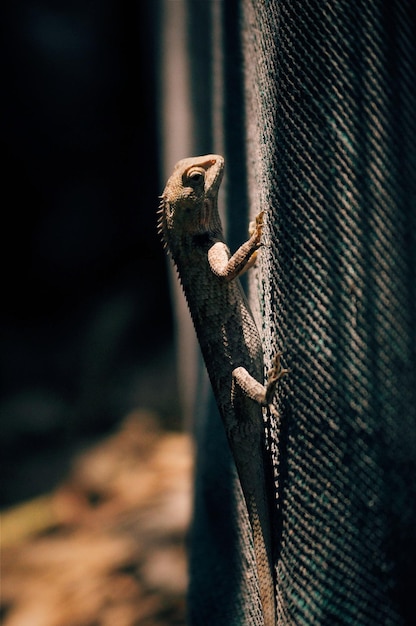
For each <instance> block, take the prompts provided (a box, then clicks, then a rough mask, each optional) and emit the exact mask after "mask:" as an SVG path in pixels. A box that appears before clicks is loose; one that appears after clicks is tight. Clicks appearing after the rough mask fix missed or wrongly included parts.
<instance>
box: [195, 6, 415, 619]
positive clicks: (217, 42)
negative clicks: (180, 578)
mask: <svg viewBox="0 0 416 626" xmlns="http://www.w3.org/2000/svg"><path fill="white" fill-rule="evenodd" d="M199 4H204V5H205V10H206V6H207V5H206V3H192V2H191V3H190V13H191V14H192V19H191V20H190V29H189V30H190V39H191V49H192V40H193V39H195V37H196V38H197V39H198V32H199V33H201V29H200V30H199V31H198V29H197V28H195V24H196V23H197V20H198V10H200V9H198V8H197V6H198V5H199ZM213 4H214V3H213ZM215 4H216V7H217V8H218V4H217V3H215ZM220 5H221V6H222V9H221V11H218V10H217V9H216V11H215V12H214V16H216V17H215V19H217V20H218V24H217V26H216V32H217V37H216V38H215V37H214V39H213V44H212V45H213V46H214V47H215V46H217V47H218V46H219V47H220V48H221V50H222V55H223V57H222V68H223V77H222V80H223V85H222V87H223V93H224V98H223V99H224V102H223V104H224V110H225V113H224V114H223V116H222V118H221V119H220V120H218V119H217V120H216V122H215V123H216V124H217V125H218V124H219V123H222V124H223V126H222V135H223V138H224V146H225V148H224V149H225V156H226V162H227V171H228V172H229V175H230V179H229V182H228V203H229V206H230V209H229V213H228V217H229V232H230V233H231V236H232V235H233V233H234V235H235V233H237V232H241V230H240V229H241V223H243V224H245V218H244V217H243V214H242V212H240V215H239V217H238V216H236V209H235V205H234V204H233V203H234V202H235V198H236V197H237V198H238V197H240V198H245V197H246V193H247V196H248V197H249V199H250V212H251V214H252V215H254V214H255V213H256V212H258V210H260V209H263V208H264V209H266V212H267V213H266V231H265V241H266V246H265V247H264V248H263V250H262V254H261V261H260V268H259V270H258V272H257V274H254V276H257V279H256V280H257V282H256V284H254V283H253V284H252V285H251V286H252V287H254V288H252V289H251V301H252V303H253V305H254V308H258V305H257V304H256V303H257V302H258V300H259V293H260V301H261V304H260V309H259V314H260V319H261V323H262V332H263V339H264V345H265V353H266V357H267V362H268V363H270V359H271V358H272V357H273V355H274V353H275V352H276V350H277V349H278V347H281V348H283V349H284V351H285V352H284V354H285V363H284V364H285V366H289V367H290V368H291V370H292V372H291V375H290V376H288V377H287V378H286V379H285V380H284V381H283V383H282V390H281V394H280V400H279V408H280V411H281V422H280V423H279V424H275V433H274V437H275V442H274V444H273V447H272V451H273V454H274V459H275V465H276V472H277V475H278V480H277V495H278V498H277V501H276V502H277V504H276V509H277V511H278V516H279V517H278V520H279V522H278V524H277V525H276V528H275V540H276V546H277V554H276V570H277V605H278V622H279V624H337V623H339V624H365V625H367V624H369V625H372V624H374V625H376V624H377V625H379V624H399V623H409V624H410V623H412V619H413V613H414V611H413V606H412V605H413V602H412V597H413V591H414V590H415V588H416V585H415V568H416V472H415V466H416V419H415V418H416V416H415V407H416V373H415V372H416V368H415V346H416V342H415V339H416V337H415V335H416V315H415V303H416V299H415V289H416V241H415V239H416V224H415V221H416V190H415V185H416V151H415V146H416V129H415V119H416V114H415V111H416V88H415V85H416V50H415V46H416V26H415V25H416V18H415V10H414V8H413V6H412V3H411V1H410V0H409V2H406V1H402V2H400V1H399V0H397V1H393V0H392V1H385V2H382V1H381V0H371V1H367V0H358V1H355V2H350V1H347V0H345V1H338V2H321V1H318V0H311V1H309V2H304V1H301V0H298V1H293V0H281V1H279V2H264V1H262V0H258V1H256V0H243V1H242V2H241V3H238V2H234V1H230V2H227V3H220ZM233 11H234V14H233ZM238 16H240V18H241V22H240V25H241V28H240V27H239V21H238ZM215 19H214V22H213V23H214V24H215ZM206 25H207V22H205V26H206ZM203 30H204V29H202V31H203ZM213 30H214V31H215V28H214V29H213ZM205 32H206V31H205ZM218 33H220V36H219V37H218ZM198 41H199V43H200V39H198ZM239 51H240V52H242V56H243V61H244V68H245V70H244V71H245V80H244V84H245V92H244V94H245V95H244V97H241V94H242V91H241V93H240V92H239V91H238V86H240V87H241V86H242V82H239V76H240V70H241V66H239V65H238V62H239V61H241V59H240V58H239V56H238V54H239ZM209 58H211V57H209ZM236 61H237V62H236ZM201 62H202V64H203V59H201ZM193 63H194V65H195V67H196V66H197V63H195V58H194V61H193ZM214 66H215V64H211V65H207V66H206V67H208V68H209V71H211V70H213V67H214ZM201 67H202V66H199V71H200V70H201ZM232 67H233V68H234V70H233V81H231V84H230V83H229V82H228V81H227V76H230V71H232V70H231V68H232ZM216 84H217V85H218V81H217V82H216ZM238 98H239V99H238ZM205 104H206V100H205ZM231 105H232V106H233V107H234V108H233V109H231V108H230V107H231ZM231 110H232V113H230V111H231ZM195 117H196V119H198V110H195ZM241 120H245V128H246V137H247V141H246V148H245V149H246V155H245V158H246V167H247V184H246V179H245V175H246V168H245V167H242V168H240V169H238V171H237V169H236V165H235V164H240V163H241V160H242V156H244V155H243V152H242V150H241V145H240V141H241V134H242V133H243V132H244V129H243V127H242V126H241ZM239 123H240V127H239V128H236V124H237V125H238V124H239ZM197 125H198V123H197ZM236 136H238V137H239V140H237V139H236ZM211 151H213V146H212V144H211V145H210V146H205V145H201V146H200V147H199V148H198V147H197V153H203V152H211ZM238 172H239V173H240V174H241V176H240V178H238V175H237V174H238ZM239 189H240V190H239ZM243 209H244V207H241V211H243ZM230 216H231V217H230ZM234 221H238V222H239V225H238V226H236V227H234V226H233V223H234ZM239 241H240V242H241V237H240V239H239ZM234 247H235V246H234ZM259 277H260V280H258V278H259ZM211 415H213V413H211ZM218 420H219V418H218V416H215V417H214V418H213V420H212V419H211V421H210V420H208V419H207V420H206V421H204V422H201V424H200V428H199V430H197V438H198V440H199V444H200V449H202V446H204V445H205V446H206V444H207V441H208V449H207V448H205V451H204V452H201V453H200V461H199V469H198V464H197V487H196V493H197V496H196V514H195V522H194V531H193V535H192V540H191V555H193V556H191V588H190V589H191V591H190V599H189V602H190V615H191V622H192V623H195V624H204V623H210V624H222V623H224V624H257V623H261V622H260V621H259V620H260V619H261V618H260V617H259V616H258V599H257V598H256V595H255V594H256V586H255V584H254V583H247V580H248V578H249V576H250V572H251V570H252V565H253V562H252V552H251V546H250V539H249V533H247V532H246V531H244V529H245V528H246V525H247V523H248V522H247V519H246V517H244V512H242V511H243V507H242V506H241V500H240V498H241V494H240V492H239V491H238V488H234V486H233V485H234V482H233V481H234V474H233V472H232V471H231V470H230V472H229V473H228V474H227V472H226V471H225V470H224V471H223V470H219V469H218V468H219V467H222V465H220V464H219V463H218V459H219V458H221V455H226V454H227V452H226V451H225V450H226V444H225V442H224V441H223V440H222V439H221V437H222V435H219V434H218V433H219V432H220V430H219V421H218ZM213 424H214V426H213ZM213 429H214V430H213ZM216 429H217V430H216ZM208 432H210V435H207V433H208ZM215 433H217V434H215ZM218 441H220V445H219V447H216V443H215V442H218ZM214 449H215V450H216V453H217V456H216V457H214V458H215V462H212V457H210V456H209V455H210V452H211V453H213V450H214ZM208 457H209V459H211V464H210V461H207V458H208ZM201 458H202V465H203V469H202V470H201V467H202V466H201ZM227 458H228V457H227ZM204 463H205V464H204ZM214 466H215V469H214ZM225 466H227V467H229V466H228V460H227V461H226V463H225ZM210 472H211V474H210ZM213 475H215V476H216V481H217V483H216V484H217V486H218V485H221V487H218V488H219V489H220V492H221V495H220V496H219V498H218V499H217V500H216V502H215V503H214V499H215V496H214V495H213V494H215V486H213V485H214V484H215V480H214V481H213V480H212V477H213ZM209 476H211V480H210V479H209V478H207V477H209ZM210 485H211V486H210ZM227 485H228V486H227ZM227 489H228V491H227ZM207 493H209V494H210V498H213V500H212V502H211V505H212V508H211V509H209V506H208V505H207V497H206V496H207ZM231 493H232V494H234V495H233V497H234V498H235V501H234V504H230V508H229V509H227V511H226V512H225V514H224V515H223V513H222V512H221V511H222V509H221V507H222V505H223V503H224V501H225V500H224V497H225V496H226V494H228V495H229V494H231ZM226 499H227V501H228V502H231V500H232V498H231V496H230V498H229V499H228V498H226ZM227 519H228V520H230V519H231V522H229V523H230V527H231V531H230V532H231V535H230V537H231V536H232V532H235V533H236V534H237V536H238V537H239V541H240V545H239V548H238V550H239V552H238V550H237V553H236V545H238V541H235V540H234V541H233V540H232V539H230V540H229V541H228V539H227V541H226V542H225V543H224V542H222V541H221V536H224V535H221V532H222V531H221V529H222V528H223V527H224V524H226V523H227V522H226V520H227ZM233 528H234V531H233ZM236 528H237V530H236ZM227 532H228V531H227ZM227 537H228V535H227ZM204 542H205V545H204ZM218 555H220V556H218ZM219 558H220V564H221V566H220V567H219V568H217V569H215V567H214V565H213V562H216V563H217V564H218V563H219V561H218V559H219ZM207 563H211V566H206V564H207ZM210 574H211V575H210ZM236 581H237V583H236ZM237 584H238V585H240V590H241V589H243V593H242V594H240V595H239V596H238V594H237V595H236V594H235V593H234V592H235V587H236V585H237ZM253 585H254V587H253ZM231 588H232V589H233V590H234V591H230V589H231ZM227 590H228V591H229V593H228V591H227ZM237 596H238V601H236V597H237ZM215 598H216V599H215ZM242 598H243V599H242ZM210 607H211V608H210ZM253 607H254V608H253ZM210 610H211V611H212V613H211V619H210V617H209V615H210ZM415 611H416V610H415Z"/></svg>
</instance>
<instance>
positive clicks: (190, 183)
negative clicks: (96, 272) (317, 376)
mask: <svg viewBox="0 0 416 626" xmlns="http://www.w3.org/2000/svg"><path fill="white" fill-rule="evenodd" d="M223 171H224V159H223V158H222V157H221V156H219V155H206V156H203V157H191V158H188V159H182V160H181V161H179V162H178V163H177V164H176V166H175V169H174V172H173V174H172V176H171V177H170V178H169V180H168V182H167V184H166V187H165V190H164V192H163V194H162V196H161V210H160V213H161V215H160V220H159V229H160V232H161V235H162V238H163V240H164V242H165V245H166V246H167V248H168V250H169V252H170V254H171V256H172V258H173V261H174V263H175V265H176V267H177V270H178V274H179V278H180V281H181V283H182V287H183V290H184V293H185V296H186V299H187V302H188V306H189V309H190V312H191V316H192V320H193V323H194V326H195V330H196V333H197V337H198V341H199V344H200V347H201V351H202V355H203V357H204V361H205V364H206V367H207V370H208V375H209V378H210V381H211V384H212V387H213V391H214V395H215V399H216V401H217V404H218V408H219V411H220V414H221V416H222V420H223V423H224V427H225V430H226V433H227V438H228V441H229V444H230V448H231V451H232V454H233V457H234V460H235V464H236V467H237V472H238V475H239V479H240V483H241V487H242V491H243V494H244V497H245V500H246V504H247V510H248V514H249V519H250V523H251V526H252V530H253V542H254V551H255V557H256V565H257V571H258V578H259V590H260V598H261V603H262V609H263V616H264V624H265V625H266V626H272V625H274V624H275V591H274V576H273V571H274V564H273V558H272V541H271V520H270V510H269V497H270V495H269V494H270V490H269V491H268V488H267V484H269V486H270V487H271V483H270V481H272V469H271V463H270V462H268V460H267V458H266V455H265V433H264V421H263V411H262V407H267V406H269V405H271V402H272V399H273V395H274V392H275V386H276V383H277V381H278V380H279V378H280V377H281V376H282V375H283V374H284V373H285V371H286V370H283V369H282V367H281V365H280V354H278V355H277V357H276V358H275V361H274V365H273V367H272V369H271V370H270V372H269V373H268V379H267V383H266V385H263V384H262V383H261V382H259V381H262V380H263V379H264V362H263V351H262V346H261V340H260V336H259V333H258V330H257V327H256V324H255V322H254V319H253V316H252V314H251V311H250V309H249V305H248V302H247V299H246V297H245V294H244V292H243V290H242V287H241V284H240V281H239V280H238V275H239V274H241V273H242V272H243V271H244V270H245V269H247V267H249V266H250V265H252V264H253V260H254V258H253V255H255V253H256V250H257V249H258V248H259V247H260V245H261V242H260V238H261V229H262V218H263V214H262V213H260V215H259V216H258V217H257V219H256V223H255V226H254V228H253V233H252V234H251V236H250V238H249V239H248V241H246V242H245V243H244V244H243V245H242V246H240V248H238V250H237V251H236V253H235V254H234V255H232V256H231V255H230V252H229V249H228V247H227V246H226V244H225V242H224V237H223V232H222V226H221V222H220V218H219V214H218V208H217V197H218V189H219V187H220V184H221V180H222V176H223Z"/></svg>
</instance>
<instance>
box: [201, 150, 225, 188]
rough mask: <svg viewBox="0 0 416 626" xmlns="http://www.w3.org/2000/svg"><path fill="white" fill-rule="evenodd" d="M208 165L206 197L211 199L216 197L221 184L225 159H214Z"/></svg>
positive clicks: (216, 157)
mask: <svg viewBox="0 0 416 626" xmlns="http://www.w3.org/2000/svg"><path fill="white" fill-rule="evenodd" d="M207 165H208V169H207V176H206V180H205V195H206V197H207V198H209V199H210V198H212V197H213V196H214V195H216V193H217V190H218V188H219V186H220V184H221V180H222V176H223V173H224V159H223V158H222V157H220V156H215V157H212V158H211V159H210V160H209V163H207Z"/></svg>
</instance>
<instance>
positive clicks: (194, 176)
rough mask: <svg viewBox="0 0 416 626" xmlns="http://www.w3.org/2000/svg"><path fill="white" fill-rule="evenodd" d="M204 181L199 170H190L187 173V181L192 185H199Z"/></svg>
mask: <svg viewBox="0 0 416 626" xmlns="http://www.w3.org/2000/svg"><path fill="white" fill-rule="evenodd" d="M203 180H204V172H201V170H200V169H195V170H190V171H189V172H188V181H189V182H190V183H191V184H192V183H193V184H197V185H198V184H199V183H201V182H203Z"/></svg>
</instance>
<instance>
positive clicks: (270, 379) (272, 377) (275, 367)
mask: <svg viewBox="0 0 416 626" xmlns="http://www.w3.org/2000/svg"><path fill="white" fill-rule="evenodd" d="M281 356H282V353H281V352H278V353H277V354H276V356H275V357H274V359H273V362H272V367H271V368H270V370H269V371H268V372H267V390H266V400H267V404H269V405H270V404H271V402H272V399H273V396H274V393H275V389H276V385H277V383H278V381H279V380H280V379H281V378H282V376H285V374H288V373H289V372H290V370H289V369H286V368H284V367H282V363H281V360H280V358H281Z"/></svg>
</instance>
